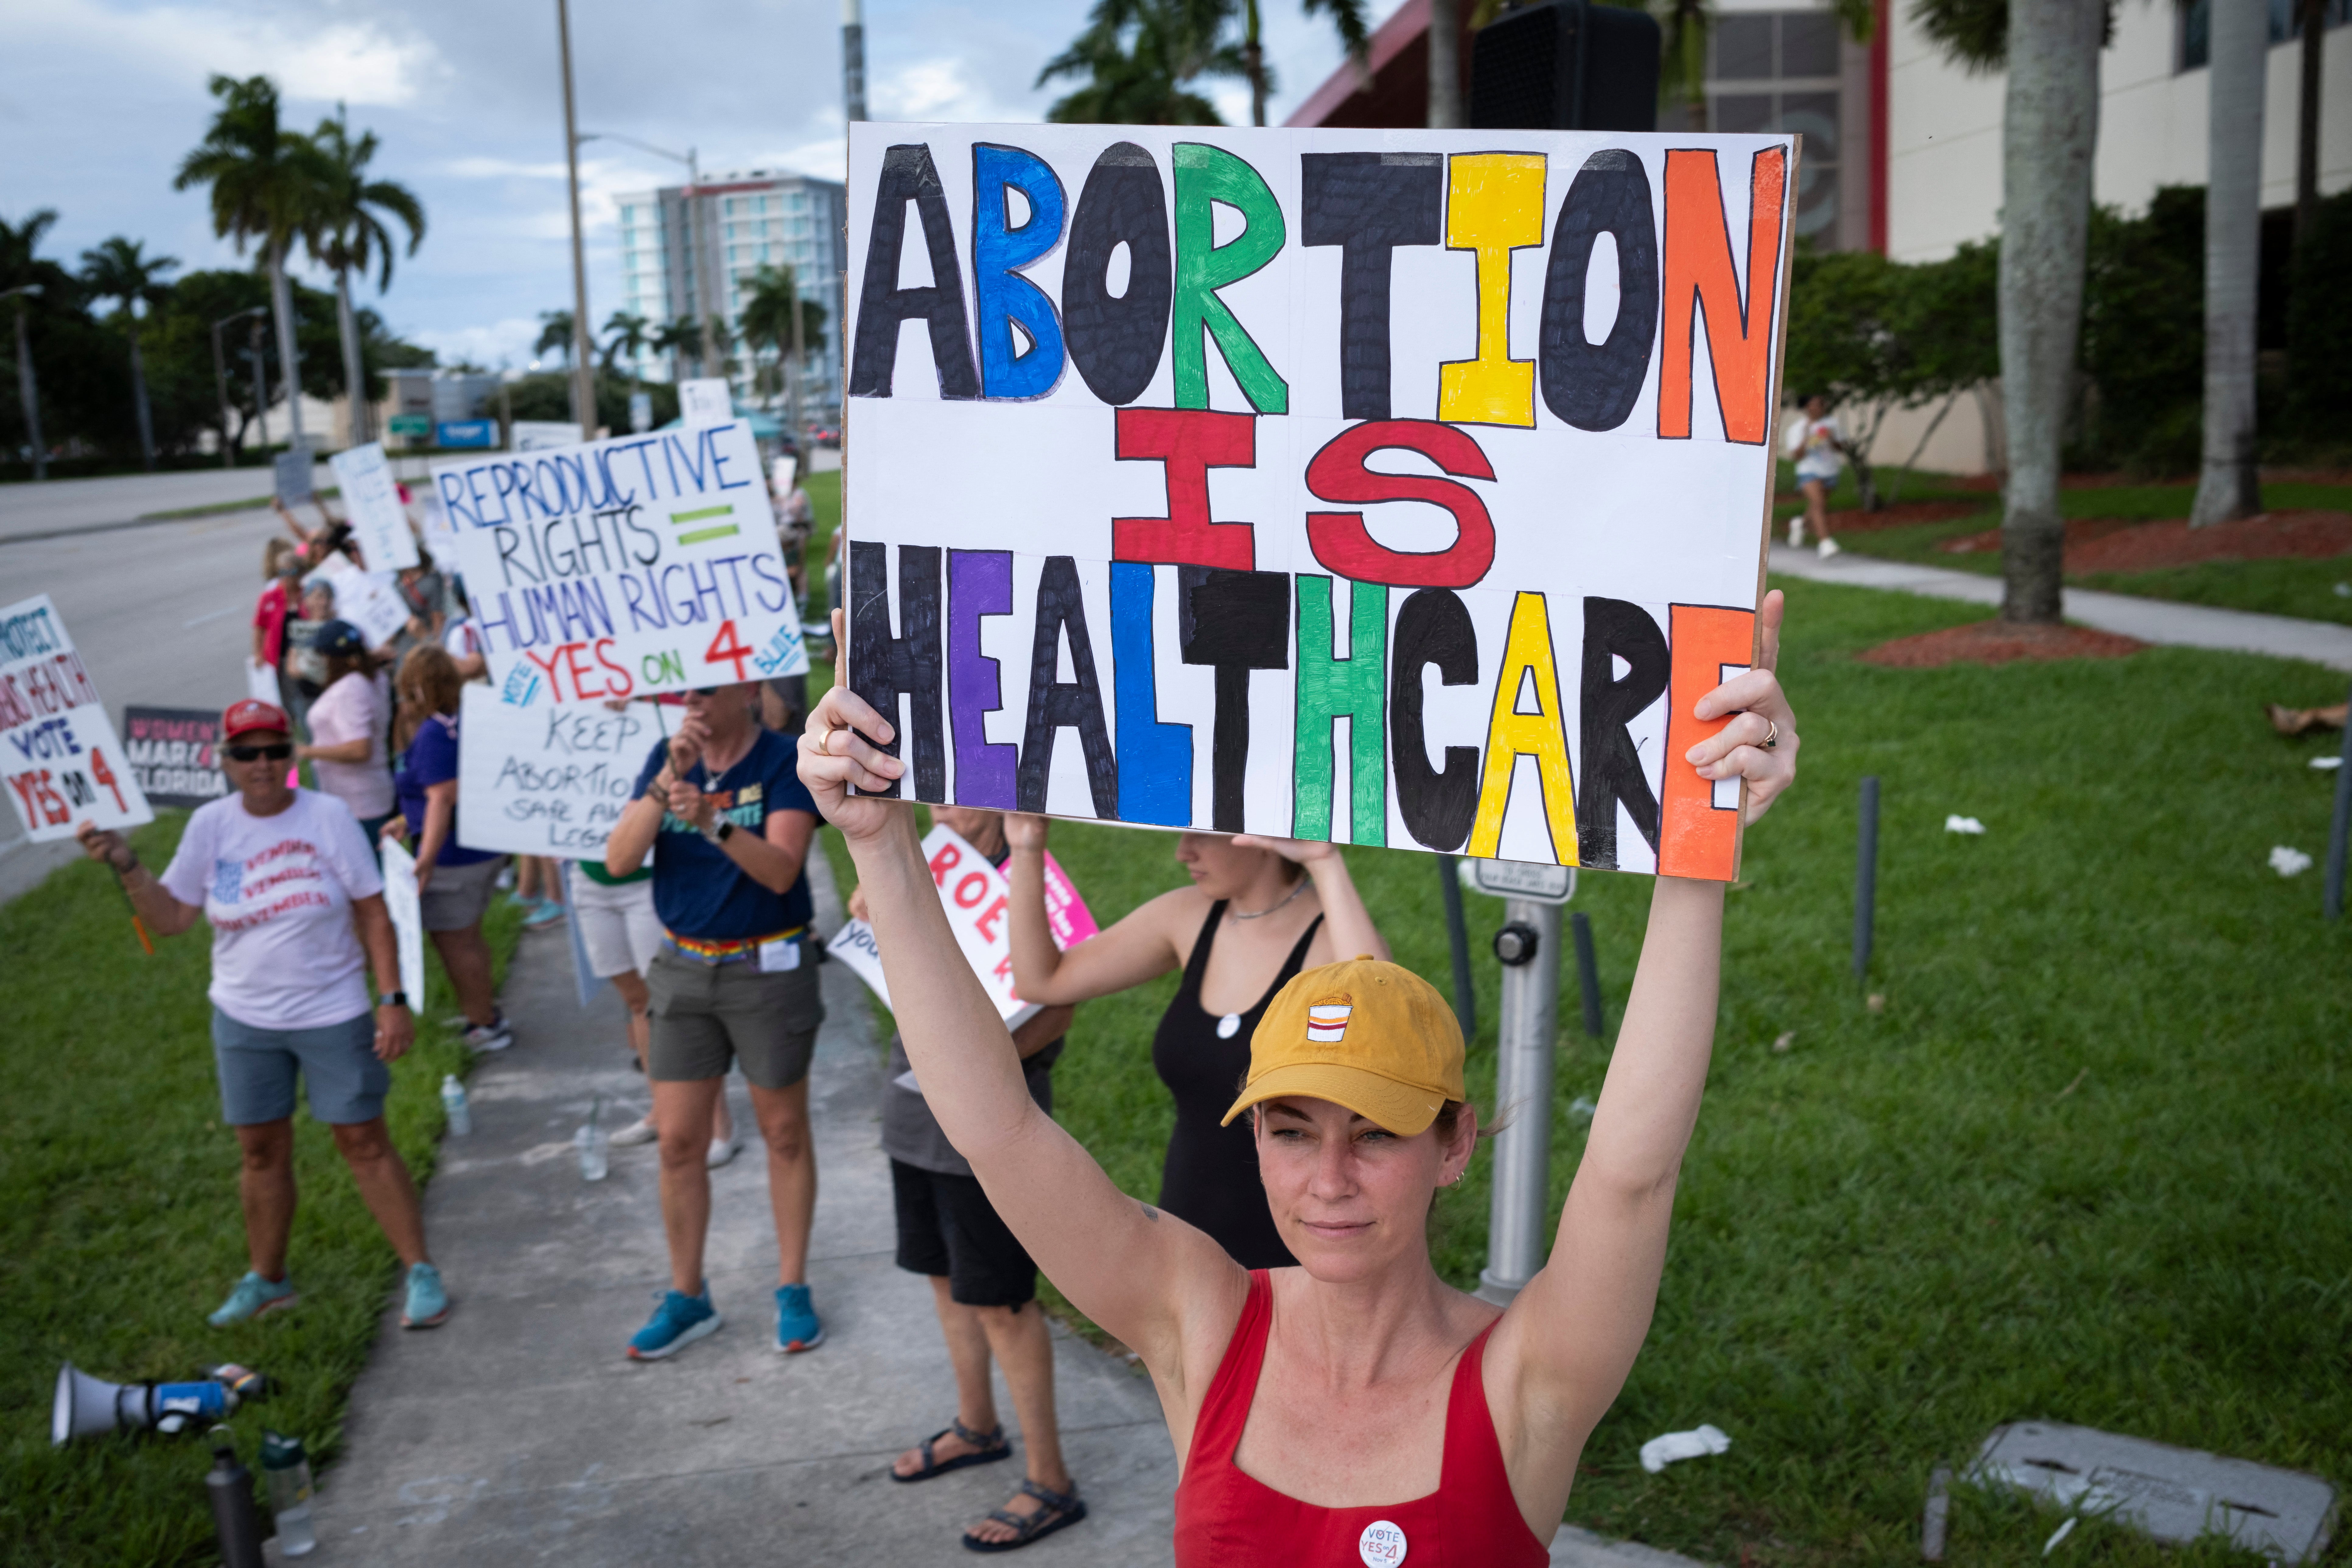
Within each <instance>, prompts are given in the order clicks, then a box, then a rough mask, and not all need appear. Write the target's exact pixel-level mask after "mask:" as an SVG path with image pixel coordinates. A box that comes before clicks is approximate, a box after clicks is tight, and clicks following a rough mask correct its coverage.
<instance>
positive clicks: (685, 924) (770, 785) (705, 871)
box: [637, 730, 817, 942]
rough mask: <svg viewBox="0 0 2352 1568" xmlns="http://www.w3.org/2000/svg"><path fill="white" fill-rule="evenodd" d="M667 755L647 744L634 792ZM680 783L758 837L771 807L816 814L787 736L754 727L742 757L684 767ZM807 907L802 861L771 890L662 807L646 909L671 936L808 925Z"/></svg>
mask: <svg viewBox="0 0 2352 1568" xmlns="http://www.w3.org/2000/svg"><path fill="white" fill-rule="evenodd" d="M668 759H669V742H667V741H656V742H654V749H653V751H652V752H651V753H650V754H648V755H647V756H646V765H645V767H644V768H643V769H642V770H641V771H640V772H639V773H638V774H637V794H639V795H643V794H645V793H646V786H647V785H648V784H652V783H653V782H654V775H655V774H656V773H660V772H661V770H662V764H663V763H665V762H667V760H668ZM686 782H687V783H688V784H693V785H695V786H697V787H698V788H699V789H700V790H701V791H702V792H703V793H704V794H705V795H709V796H711V797H712V804H713V805H716V806H718V808H719V815H720V816H724V817H726V818H727V820H729V821H730V822H732V823H733V824H734V825H735V826H736V827H737V829H738V830H740V831H741V832H744V833H751V834H756V835H758V836H759V837H762V838H764V837H767V822H768V816H769V814H770V813H772V812H778V811H805V812H807V813H808V814H809V815H810V816H816V815H817V809H816V797H815V796H814V795H811V794H809V792H808V786H807V785H806V784H803V783H801V776H800V773H799V772H798V771H797V753H796V752H794V751H793V744H792V742H789V741H787V740H785V739H784V738H783V737H782V735H779V734H777V733H776V732H775V731H773V730H762V731H760V735H759V739H757V740H755V741H753V742H751V751H749V752H746V753H744V756H743V758H742V760H741V761H740V762H739V763H736V764H735V765H734V766H733V767H731V768H729V769H728V770H727V771H726V772H725V773H720V774H719V776H718V777H717V778H716V779H713V778H711V777H710V776H709V773H708V771H707V770H706V769H705V768H704V766H703V764H702V763H701V762H700V761H699V760H698V761H697V762H696V763H695V764H694V766H693V767H691V768H689V769H688V770H687V774H686ZM711 826H713V827H716V826H718V824H717V823H716V822H714V823H712V825H711ZM813 907H814V906H813V905H812V904H811V903H810V900H809V885H808V871H807V869H806V868H805V867H804V868H803V869H802V871H801V874H800V876H799V877H798V878H797V879H794V880H793V885H792V886H791V887H790V888H789V889H786V890H785V891H783V892H782V893H772V892H770V891H768V889H765V888H763V887H761V886H760V884H759V883H758V882H756V881H754V880H753V879H752V878H751V873H750V872H748V871H746V870H744V869H743V868H741V867H740V866H738V865H737V864H735V862H734V861H733V860H731V859H730V858H728V855H727V851H725V850H724V849H721V848H720V847H719V846H718V845H716V844H713V843H711V842H710V840H709V839H707V838H705V837H702V835H701V834H700V833H699V832H698V831H697V830H696V828H695V826H694V825H693V824H692V823H690V822H688V821H687V820H686V819H685V818H684V817H682V816H678V815H677V813H676V812H673V811H665V812H663V813H662V824H661V831H660V832H659V833H657V834H656V835H654V912H655V913H656V914H657V915H659V916H660V917H661V923H662V924H663V925H665V926H667V927H668V928H669V930H670V931H672V932H673V933H674V934H676V935H678V936H698V937H701V938H703V939H704V940H706V941H709V942H729V941H740V940H742V939H744V938H747V937H755V936H773V935H775V934H776V933H777V932H778V931H790V930H791V929H793V927H794V926H803V925H806V924H808V922H809V915H810V912H811V910H812V909H813Z"/></svg>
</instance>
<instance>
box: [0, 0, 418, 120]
mask: <svg viewBox="0 0 2352 1568" xmlns="http://www.w3.org/2000/svg"><path fill="white" fill-rule="evenodd" d="M10 31H11V33H12V34H14V35H15V37H16V41H17V42H18V43H22V44H27V45H32V44H37V45H46V46H48V47H62V48H64V49H68V50H77V51H89V52H92V53H99V54H102V55H103V56H104V57H105V58H110V59H112V60H113V61H115V62H116V63H117V64H118V66H120V65H122V64H126V63H130V62H131V61H135V62H136V63H137V65H138V66H140V67H142V68H144V69H145V70H146V71H150V72H152V73H154V74H157V75H161V76H165V77H177V78H180V79H193V80H195V81H199V82H201V81H202V80H203V79H205V78H206V77H207V76H210V75H211V74H212V73H214V72H215V71H219V72H224V73H226V74H227V75H230V76H239V77H243V76H253V75H256V74H260V75H265V76H268V77H269V78H271V79H274V80H275V81H277V82H278V87H279V89H280V90H281V91H283V92H284V93H285V95H286V97H287V98H288V99H289V100H298V101H302V102H325V103H335V102H341V103H348V104H352V105H355V106H374V105H387V106H397V105H402V104H406V103H410V102H413V101H415V100H416V99H417V98H418V97H419V96H420V94H422V93H423V92H424V91H425V89H427V88H428V87H430V86H432V85H435V84H436V83H437V82H438V81H440V80H441V79H444V78H446V76H447V75H448V74H449V68H448V66H447V63H446V61H444V60H443V58H441V52H440V50H438V49H437V48H436V47H434V45H433V43H432V41H431V40H430V39H428V38H425V37H422V36H419V35H417V34H415V33H411V32H408V31H407V30H405V29H402V30H400V31H397V32H395V31H394V30H393V28H391V27H390V26H386V25H385V24H383V22H380V21H376V20H368V21H349V22H347V21H329V20H326V19H324V18H321V17H320V16H317V15H316V14H315V13H313V12H297V13H293V14H290V15H283V16H264V15H257V14H255V13H254V12H252V11H247V10H242V9H239V10H230V9H225V8H224V9H214V8H203V7H195V6H184V5H160V6H155V7H152V8H151V9H147V10H142V11H140V12H138V13H137V14H136V15H133V16H125V15H122V14H121V13H119V12H114V11H110V10H109V9H107V8H106V7H104V6H103V5H99V4H97V3H95V0H47V3H45V4H43V5H38V6H30V5H27V6H24V7H22V8H20V9H19V10H18V11H17V14H16V16H15V17H14V19H13V20H12V22H11V24H10ZM93 107H95V106H93Z"/></svg>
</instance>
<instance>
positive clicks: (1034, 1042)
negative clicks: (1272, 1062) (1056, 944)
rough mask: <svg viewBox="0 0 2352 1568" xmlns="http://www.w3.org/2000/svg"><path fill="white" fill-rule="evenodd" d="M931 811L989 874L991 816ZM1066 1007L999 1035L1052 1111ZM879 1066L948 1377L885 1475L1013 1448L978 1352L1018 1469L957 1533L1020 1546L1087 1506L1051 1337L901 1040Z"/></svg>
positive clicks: (893, 1149) (1016, 1251)
mask: <svg viewBox="0 0 2352 1568" xmlns="http://www.w3.org/2000/svg"><path fill="white" fill-rule="evenodd" d="M931 816H932V818H933V820H934V821H936V822H938V823H940V825H942V826H945V827H947V828H948V829H949V830H950V831H951V832H954V833H956V834H959V835H961V837H963V839H964V841H965V842H966V843H968V844H969V845H971V847H972V848H973V849H974V850H976V851H978V852H979V854H981V855H982V856H983V857H985V858H986V859H987V860H988V862H989V864H990V865H992V866H994V867H996V868H999V869H1000V870H1001V869H1002V868H1003V865H1004V862H1005V860H1006V858H1008V857H1009V856H1010V855H1011V854H1012V848H1011V846H1010V845H1009V844H1007V842H1006V840H1005V836H1004V815H1003V813H1002V812H995V811H972V810H969V809H966V808H964V807H961V806H952V805H943V806H940V807H939V808H938V809H936V810H935V811H933V812H932V814H931ZM849 912H850V913H851V914H852V915H853V916H855V917H856V918H857V919H859V920H861V921H862V920H864V919H866V901H865V899H864V898H863V896H862V895H861V894H860V893H857V892H852V893H851V894H850V898H849ZM1073 1016H1076V1008H1073V1007H1068V1006H1056V1007H1044V1008H1040V1009H1038V1010H1037V1011H1036V1012H1034V1013H1032V1014H1031V1015H1030V1016H1029V1017H1028V1018H1027V1019H1026V1020H1024V1022H1023V1023H1022V1024H1021V1025H1020V1026H1019V1027H1017V1028H1015V1029H1014V1030H1013V1048H1014V1049H1015V1050H1017V1051H1019V1052H1020V1054H1021V1071H1022V1077H1023V1079H1024V1082H1026V1084H1027V1085H1028V1089H1029V1098H1030V1099H1031V1100H1034V1101H1035V1103H1036V1105H1037V1108H1038V1109H1039V1110H1043V1111H1044V1112H1045V1114H1046V1115H1048V1116H1051V1115H1052V1114H1053V1113H1054V1077H1053V1074H1054V1064H1055V1062H1056V1061H1058V1060H1059V1059H1060V1058H1061V1055H1062V1044H1063V1036H1064V1034H1065V1033H1066V1031H1067V1030H1068V1028H1069V1026H1070V1020H1071V1018H1072V1017H1073ZM887 1071H888V1073H889V1075H890V1084H889V1086H888V1087H887V1088H886V1089H884V1090H883V1091H882V1152H884V1153H885V1154H887V1155H888V1156H889V1157H890V1186H891V1191H892V1194H893V1195H894V1197H895V1198H896V1201H897V1208H898V1267H899V1268H903V1269H906V1270H907V1271H908V1273H910V1274H921V1275H925V1276H928V1277H929V1279H930V1283H931V1304H932V1306H933V1308H934V1309H935V1310H937V1311H938V1313H939V1318H940V1332H941V1333H942V1334H943V1335H945V1336H946V1338H947V1342H948V1360H949V1362H950V1364H952V1365H953V1367H954V1368H955V1383H956V1415H955V1420H954V1421H953V1422H951V1423H950V1425H949V1426H947V1427H946V1429H944V1430H942V1431H939V1432H935V1433H933V1434H932V1435H931V1436H929V1437H926V1438H924V1439H923V1440H922V1442H921V1443H919V1444H918V1445H917V1446H916V1447H913V1448H910V1449H908V1451H907V1452H905V1453H903V1454H901V1455H899V1456H898V1460H897V1462H896V1463H895V1464H893V1465H892V1467H891V1469H890V1479H893V1480H898V1481H920V1480H928V1479H930V1478H931V1477H933V1476H940V1475H945V1474H947V1473H948V1472H949V1471H950V1470H960V1469H963V1468H966V1467H968V1466H971V1465H984V1464H991V1463H993V1462H994V1461H996V1460H998V1459H1003V1458H1011V1456H1012V1453H1013V1446H1012V1444H1011V1443H1009V1442H1007V1441H1006V1440H1005V1436H1004V1428H1003V1426H1002V1425H1000V1424H999V1423H998V1421H997V1418H996V1392H995V1387H994V1384H992V1382H991V1379H990V1370H989V1369H990V1363H991V1362H992V1361H993V1362H994V1363H996V1364H997V1365H1000V1366H1002V1367H1003V1369H1004V1384H1005V1388H1006V1389H1007V1391H1008V1392H1010V1393H1011V1394H1012V1395H1013V1414H1014V1415H1018V1416H1019V1417H1020V1419H1021V1440H1022V1443H1023V1446H1024V1447H1025V1448H1026V1449H1027V1451H1028V1474H1027V1477H1026V1478H1025V1479H1024V1482H1023V1484H1022V1486H1021V1489H1020V1490H1019V1491H1018V1492H1017V1493H1016V1494H1015V1495H1014V1496H1013V1500H1011V1501H1010V1502H1008V1503H1006V1504H1005V1506H1004V1507H1003V1509H1000V1510H995V1511H994V1512H992V1513H991V1514H990V1515H989V1517H988V1518H986V1519H984V1520H982V1521H981V1522H980V1523H978V1524H976V1525H974V1526H973V1527H972V1528H971V1530H969V1531H965V1532H964V1540H965V1542H966V1543H967V1544H973V1543H978V1544H982V1545H988V1546H994V1547H999V1548H1003V1547H1009V1546H1025V1545H1027V1544H1028V1543H1029V1542H1032V1541H1035V1540H1037V1539H1038V1538H1039V1537H1041V1536H1045V1535H1050V1534H1051V1533H1053V1532H1054V1531H1056V1530H1059V1529H1061V1528H1062V1527H1063V1526H1065V1525H1069V1524H1076V1522H1077V1521H1079V1520H1081V1519H1084V1518H1085V1517H1086V1514H1087V1507H1086V1504H1085V1503H1083V1502H1081V1501H1079V1500H1078V1498H1077V1486H1076V1483H1075V1482H1074V1481H1072V1480H1071V1479H1070V1473H1069V1470H1068V1468H1066V1466H1065V1465H1064V1463H1063V1459H1062V1439H1061V1429H1060V1426H1059V1425H1058V1422H1057V1420H1056V1417H1055V1409H1054V1344H1053V1340H1052V1339H1051V1337H1050V1336H1049V1335H1048V1334H1047V1333H1046V1331H1045V1314H1044V1313H1043V1312H1042V1311H1038V1310H1034V1303H1035V1301H1036V1300H1037V1265H1036V1264H1035V1263H1034V1261H1032V1260H1031V1258H1030V1257H1029V1254H1028V1253H1027V1252H1026V1251H1025V1250H1024V1249H1023V1247H1022V1246H1021V1243H1020V1240H1019V1238H1017V1237H1014V1236H1013V1232H1012V1231H1011V1230H1009V1229H1007V1228H1006V1227H1005V1224H1004V1221H1003V1219H1001V1218H999V1217H998V1215H997V1213H996V1210H995V1209H994V1207H992V1205H990V1203H989V1201H988V1194H986V1193H985V1192H983V1191H982V1190H981V1185H980V1182H979V1180H978V1178H976V1177H974V1176H973V1175H972V1173H971V1163H969V1162H968V1161H966V1160H965V1159H964V1157H963V1156H962V1155H961V1154H959V1153H957V1152H956V1150H955V1145H954V1144H952V1143H950V1142H948V1139H947V1134H946V1133H944V1132H942V1131H940V1123H939V1119H938V1118H937V1117H935V1116H933V1115H932V1114H931V1110H930V1107H929V1105H928V1104H927V1103H926V1102H925V1100H924V1099H923V1091H922V1089H920V1088H919V1087H918V1080H916V1079H915V1077H914V1074H913V1072H912V1071H911V1069H910V1068H908V1061H907V1048H906V1046H905V1043H904V1042H902V1041H899V1040H897V1039H893V1040H892V1041H891V1042H890V1066H889V1068H887ZM1024 1309H1029V1310H1024Z"/></svg>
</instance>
